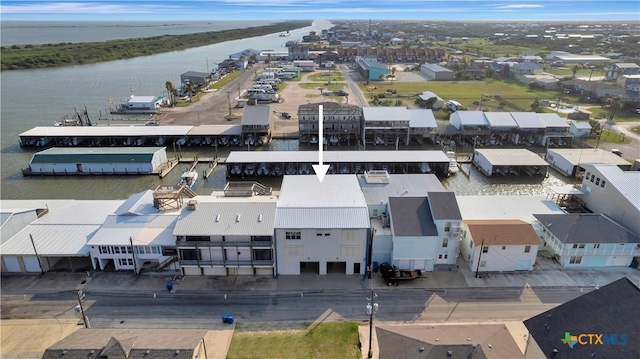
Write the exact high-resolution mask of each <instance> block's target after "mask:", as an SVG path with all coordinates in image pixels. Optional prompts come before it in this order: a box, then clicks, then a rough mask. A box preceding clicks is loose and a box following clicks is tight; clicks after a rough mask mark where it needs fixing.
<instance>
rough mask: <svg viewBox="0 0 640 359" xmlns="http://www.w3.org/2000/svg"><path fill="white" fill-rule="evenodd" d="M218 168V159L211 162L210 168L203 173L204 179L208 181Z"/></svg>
mask: <svg viewBox="0 0 640 359" xmlns="http://www.w3.org/2000/svg"><path fill="white" fill-rule="evenodd" d="M217 166H218V159H217V158H216V159H214V160H213V161H212V162H209V168H208V169H206V170H204V171H203V177H204V179H207V178H209V177H210V176H211V174H212V173H213V170H215V169H216V167H217Z"/></svg>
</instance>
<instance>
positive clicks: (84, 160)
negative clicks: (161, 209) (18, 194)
mask: <svg viewBox="0 0 640 359" xmlns="http://www.w3.org/2000/svg"><path fill="white" fill-rule="evenodd" d="M166 162H167V151H166V147H138V148H135V147H115V148H114V147H105V148H87V147H83V148H65V147H54V148H49V149H47V150H44V151H40V152H37V153H35V154H34V155H33V157H32V158H31V163H30V164H29V167H28V168H24V169H22V174H23V175H24V176H44V175H142V174H158V173H159V171H160V170H161V169H162V168H163V166H165V165H166Z"/></svg>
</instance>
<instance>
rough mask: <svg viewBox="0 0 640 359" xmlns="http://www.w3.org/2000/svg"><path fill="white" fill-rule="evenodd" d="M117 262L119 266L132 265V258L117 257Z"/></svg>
mask: <svg viewBox="0 0 640 359" xmlns="http://www.w3.org/2000/svg"><path fill="white" fill-rule="evenodd" d="M118 264H120V265H121V266H132V265H133V259H131V258H118Z"/></svg>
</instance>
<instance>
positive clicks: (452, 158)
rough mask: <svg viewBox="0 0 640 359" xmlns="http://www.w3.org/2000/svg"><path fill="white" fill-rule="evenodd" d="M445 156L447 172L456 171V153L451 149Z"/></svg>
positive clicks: (452, 172)
mask: <svg viewBox="0 0 640 359" xmlns="http://www.w3.org/2000/svg"><path fill="white" fill-rule="evenodd" d="M447 157H448V158H449V169H448V173H449V174H454V173H458V170H459V169H458V160H456V153H455V152H453V151H447Z"/></svg>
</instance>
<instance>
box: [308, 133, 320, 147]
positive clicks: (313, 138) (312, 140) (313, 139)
mask: <svg viewBox="0 0 640 359" xmlns="http://www.w3.org/2000/svg"><path fill="white" fill-rule="evenodd" d="M309 143H310V144H312V145H315V144H316V143H318V136H316V135H313V136H311V139H310V140H309Z"/></svg>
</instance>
